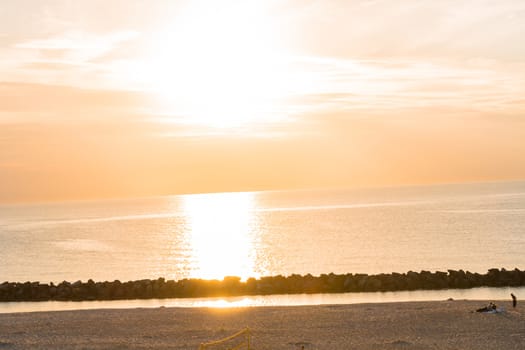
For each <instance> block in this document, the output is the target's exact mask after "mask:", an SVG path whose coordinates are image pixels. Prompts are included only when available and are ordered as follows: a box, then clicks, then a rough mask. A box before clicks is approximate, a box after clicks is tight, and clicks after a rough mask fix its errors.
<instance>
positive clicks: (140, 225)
mask: <svg viewBox="0 0 525 350" xmlns="http://www.w3.org/2000/svg"><path fill="white" fill-rule="evenodd" d="M0 247H1V254H0V282H1V281H19V282H23V281H28V280H29V281H41V282H50V281H53V282H60V281H62V280H68V281H76V280H84V281H85V280H87V279H89V278H91V279H93V280H95V281H104V280H115V279H119V280H121V281H126V280H135V279H143V278H158V277H161V276H162V277H165V278H167V279H175V280H178V279H182V278H188V277H198V278H222V277H223V276H226V275H236V276H241V277H242V278H247V277H250V276H253V277H259V276H265V275H278V274H282V275H289V274H292V273H298V274H307V273H311V274H313V275H319V274H322V273H330V272H335V273H347V272H352V273H380V272H387V273H388V272H406V271H409V270H415V271H419V270H431V271H436V270H444V271H446V270H447V269H465V270H469V271H473V272H481V273H484V272H486V270H487V269H489V268H492V267H498V268H501V267H505V268H507V269H513V268H515V267H517V268H520V269H525V254H523V252H524V251H525V182H507V183H484V184H461V185H441V186H423V187H402V188H381V189H363V190H315V191H283V192H255V193H222V194H205V195H187V196H165V197H151V198H141V199H129V200H110V201H108V200H106V201H86V202H67V203H58V204H38V205H3V206H0Z"/></svg>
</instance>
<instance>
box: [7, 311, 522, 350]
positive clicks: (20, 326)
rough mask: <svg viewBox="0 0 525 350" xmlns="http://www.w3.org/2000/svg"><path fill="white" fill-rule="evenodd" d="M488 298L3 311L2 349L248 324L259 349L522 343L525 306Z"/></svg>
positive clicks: (141, 345) (176, 341)
mask: <svg viewBox="0 0 525 350" xmlns="http://www.w3.org/2000/svg"><path fill="white" fill-rule="evenodd" d="M497 304H498V306H500V307H504V308H505V309H506V311H505V312H503V313H498V314H482V313H477V312H474V310H475V309H476V308H478V307H480V306H483V305H484V302H483V301H440V302H407V303H377V304H357V305H323V306H290V307H248V308H225V309H208V308H155V309H125V310H87V311H59V312H36V313H14V314H1V315H0V349H198V347H199V344H200V343H202V342H207V341H211V340H215V339H220V338H223V337H226V336H228V335H230V334H233V333H235V332H237V331H239V330H240V329H242V328H244V327H249V328H250V329H251V332H252V348H253V349H259V350H263V349H301V346H304V348H305V349H326V350H329V349H365V350H366V349H491V350H493V349H523V346H524V344H525V311H524V310H523V309H522V308H520V305H519V304H518V308H516V309H513V308H512V306H511V304H510V301H500V302H497Z"/></svg>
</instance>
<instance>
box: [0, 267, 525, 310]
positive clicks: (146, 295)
mask: <svg viewBox="0 0 525 350" xmlns="http://www.w3.org/2000/svg"><path fill="white" fill-rule="evenodd" d="M482 286H487V287H506V286H525V271H520V270H518V269H514V270H506V269H490V270H489V271H488V272H487V273H486V274H479V273H472V272H468V271H467V272H465V271H463V270H459V271H455V270H448V271H447V272H440V271H437V272H430V271H421V272H414V271H409V272H407V273H390V274H377V275H368V274H352V273H348V274H334V273H330V274H322V275H320V276H312V275H310V274H308V275H304V276H303V275H295V274H294V275H291V276H281V275H279V276H273V277H261V278H259V279H255V278H250V279H248V280H247V281H245V282H244V281H241V279H240V278H239V277H225V278H224V279H223V280H202V279H183V280H179V281H173V280H165V279H164V278H159V279H155V280H149V279H146V280H138V281H129V282H121V281H119V280H116V281H112V282H107V281H106V282H94V281H93V280H88V281H87V282H82V281H76V282H74V283H71V282H66V281H64V282H61V283H59V284H54V283H49V284H46V283H40V282H25V283H19V282H4V283H2V284H0V301H3V302H5V301H47V300H63V301H66V300H72V301H81V300H121V299H154V298H196V297H218V296H240V295H269V294H302V293H346V292H377V291H384V292H386V291H402V290H437V289H458V288H475V287H482Z"/></svg>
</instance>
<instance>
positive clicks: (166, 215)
mask: <svg viewBox="0 0 525 350" xmlns="http://www.w3.org/2000/svg"><path fill="white" fill-rule="evenodd" d="M428 203H430V202H429V201H402V202H374V203H354V204H335V205H307V206H293V207H268V208H254V209H253V211H254V212H298V211H320V210H336V209H358V208H375V207H397V206H411V205H420V204H428ZM184 216H186V214H185V213H184V212H182V211H174V212H172V213H151V214H137V215H117V216H105V217H92V218H79V219H61V220H39V221H33V222H24V223H14V224H8V225H7V226H10V227H12V228H13V227H15V228H16V227H18V228H27V227H38V226H48V225H49V226H52V225H70V224H85V223H96V222H113V221H130V220H149V219H166V218H180V217H184Z"/></svg>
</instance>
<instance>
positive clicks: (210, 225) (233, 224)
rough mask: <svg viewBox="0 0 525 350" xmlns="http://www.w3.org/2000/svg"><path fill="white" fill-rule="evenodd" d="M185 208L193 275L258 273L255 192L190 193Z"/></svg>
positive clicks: (244, 275)
mask: <svg viewBox="0 0 525 350" xmlns="http://www.w3.org/2000/svg"><path fill="white" fill-rule="evenodd" d="M183 208H184V212H185V216H186V217H187V218H188V222H187V224H186V227H187V229H186V235H187V237H186V240H187V242H188V243H189V246H190V255H191V258H190V260H191V263H190V264H191V270H192V271H191V274H192V275H193V276H199V277H200V278H207V279H214V278H215V279H222V278H223V277H224V276H239V277H241V278H243V279H246V278H248V277H258V274H257V273H256V271H255V256H254V255H253V253H254V251H255V249H254V242H253V240H254V228H253V220H254V217H253V210H254V194H253V193H248V192H245V193H217V194H198V195H188V196H185V197H184V201H183Z"/></svg>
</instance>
